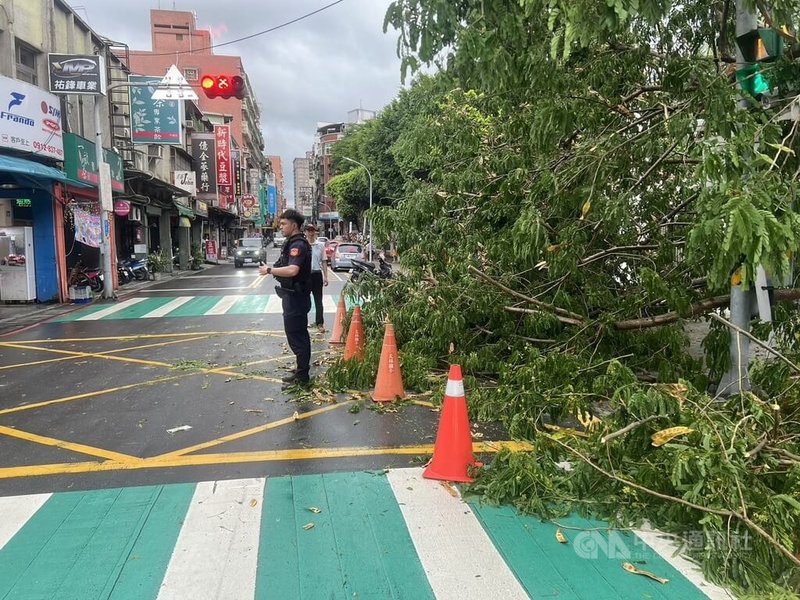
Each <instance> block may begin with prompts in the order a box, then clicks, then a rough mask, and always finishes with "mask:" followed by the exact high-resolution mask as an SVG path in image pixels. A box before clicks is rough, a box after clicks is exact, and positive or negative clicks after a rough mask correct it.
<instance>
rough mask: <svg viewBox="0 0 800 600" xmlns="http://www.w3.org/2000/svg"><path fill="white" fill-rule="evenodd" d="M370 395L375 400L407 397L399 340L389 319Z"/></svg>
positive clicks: (390, 400)
mask: <svg viewBox="0 0 800 600" xmlns="http://www.w3.org/2000/svg"><path fill="white" fill-rule="evenodd" d="M370 396H371V397H372V399H373V400H374V401H375V402H393V401H394V400H395V399H396V398H400V399H401V400H402V399H403V398H405V397H406V391H405V390H404V389H403V374H402V373H401V372H400V358H399V357H398V356H397V340H396V339H395V337H394V327H392V324H391V323H389V321H386V331H385V332H384V334H383V347H382V348H381V361H380V363H379V364H378V378H377V379H376V380H375V389H374V390H372V393H371V394H370Z"/></svg>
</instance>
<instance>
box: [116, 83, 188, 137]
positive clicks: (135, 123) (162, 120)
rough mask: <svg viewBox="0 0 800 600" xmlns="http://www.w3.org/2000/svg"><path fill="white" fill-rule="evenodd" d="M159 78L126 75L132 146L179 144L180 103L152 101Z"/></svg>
mask: <svg viewBox="0 0 800 600" xmlns="http://www.w3.org/2000/svg"><path fill="white" fill-rule="evenodd" d="M161 79H162V78H161V77H155V76H146V75H128V81H129V82H130V83H131V84H133V85H131V87H130V103H131V141H132V142H133V143H134V144H174V145H181V144H183V117H182V115H183V103H182V102H179V101H177V100H153V92H155V91H156V88H157V87H158V86H159V84H160V83H161Z"/></svg>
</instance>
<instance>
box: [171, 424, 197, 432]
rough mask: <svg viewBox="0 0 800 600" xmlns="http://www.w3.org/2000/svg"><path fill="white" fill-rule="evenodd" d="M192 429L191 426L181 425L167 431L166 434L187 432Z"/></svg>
mask: <svg viewBox="0 0 800 600" xmlns="http://www.w3.org/2000/svg"><path fill="white" fill-rule="evenodd" d="M191 428H192V426H191V425H181V426H180V427H173V428H172V429H167V433H177V432H179V431H189V430H190V429H191Z"/></svg>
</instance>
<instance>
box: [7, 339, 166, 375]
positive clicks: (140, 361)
mask: <svg viewBox="0 0 800 600" xmlns="http://www.w3.org/2000/svg"><path fill="white" fill-rule="evenodd" d="M0 346H5V347H7V348H16V349H18V350H39V351H41V352H51V353H53V354H66V355H67V356H73V357H77V358H100V359H103V360H116V361H120V362H126V363H134V364H139V365H147V366H149V367H165V368H167V369H171V368H172V365H171V364H169V363H165V362H159V361H154V360H144V359H141V358H126V357H124V356H107V355H104V354H97V353H96V352H74V351H72V350H57V349H55V348H43V347H41V346H28V345H26V344H23V343H19V342H5V343H0Z"/></svg>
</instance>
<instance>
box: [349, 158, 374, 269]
mask: <svg viewBox="0 0 800 600" xmlns="http://www.w3.org/2000/svg"><path fill="white" fill-rule="evenodd" d="M342 158H343V159H345V160H348V161H350V162H351V163H355V164H357V165H359V166H361V167H364V170H365V171H366V172H367V176H368V177H369V211H370V219H369V262H372V244H373V240H372V173H370V172H369V169H368V168H367V165H365V164H364V163H360V162H358V161H357V160H353V159H352V158H348V157H347V156H343V157H342Z"/></svg>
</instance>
